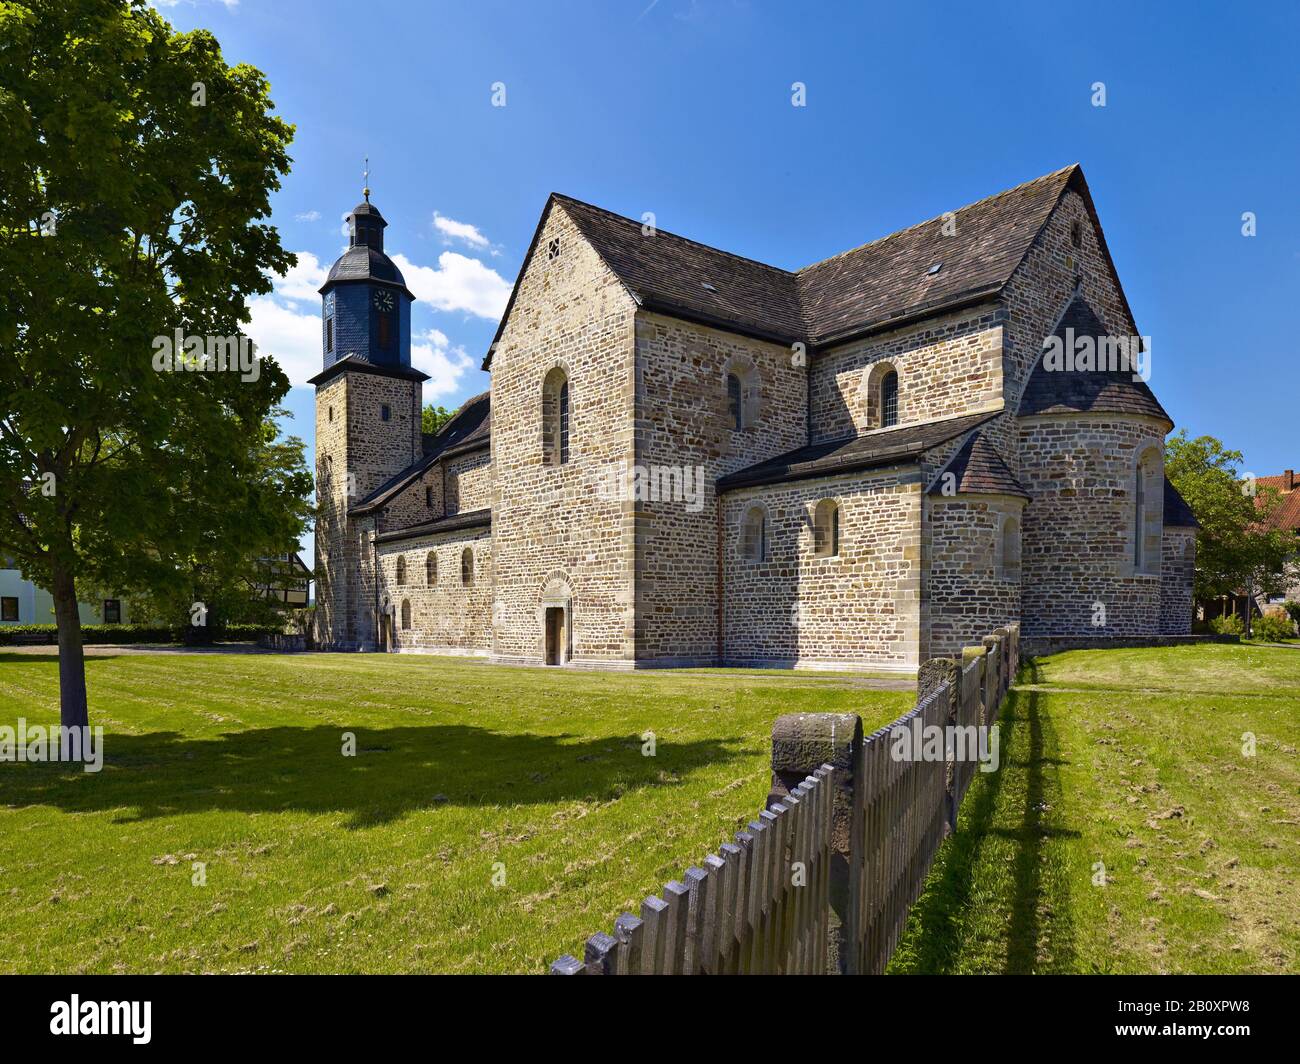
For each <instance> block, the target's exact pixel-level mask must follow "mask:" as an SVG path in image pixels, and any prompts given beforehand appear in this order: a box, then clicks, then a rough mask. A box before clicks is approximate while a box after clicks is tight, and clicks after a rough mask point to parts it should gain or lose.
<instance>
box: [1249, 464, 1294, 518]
mask: <svg viewBox="0 0 1300 1064" xmlns="http://www.w3.org/2000/svg"><path fill="white" fill-rule="evenodd" d="M1255 486H1256V488H1272V489H1273V491H1276V492H1278V493H1279V494H1280V498H1279V499H1278V502H1277V506H1276V507H1274V509H1273V512H1272V513H1271V514H1269V515H1268V520H1267V521H1265V522H1264V527H1265V528H1269V529H1272V530H1274V531H1287V530H1290V531H1293V532H1296V533H1300V477H1297V476H1296V474H1295V471H1294V470H1292V469H1288V470H1287V471H1286V472H1285V473H1281V474H1278V475H1277V476H1270V477H1258V478H1256V480H1255ZM1265 497H1266V495H1265V492H1263V491H1259V492H1257V493H1256V495H1255V505H1256V506H1257V507H1263V505H1264V500H1265Z"/></svg>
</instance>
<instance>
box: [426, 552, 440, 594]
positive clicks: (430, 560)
mask: <svg viewBox="0 0 1300 1064" xmlns="http://www.w3.org/2000/svg"><path fill="white" fill-rule="evenodd" d="M424 582H425V583H426V584H428V585H429V586H430V587H436V586H437V584H438V555H436V554H435V553H434V552H433V551H429V553H428V554H426V555H425V556H424Z"/></svg>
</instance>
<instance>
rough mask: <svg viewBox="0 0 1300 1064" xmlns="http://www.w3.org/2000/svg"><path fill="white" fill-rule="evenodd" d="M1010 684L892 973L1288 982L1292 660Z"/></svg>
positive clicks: (1298, 816)
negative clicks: (998, 757) (1244, 976)
mask: <svg viewBox="0 0 1300 1064" xmlns="http://www.w3.org/2000/svg"><path fill="white" fill-rule="evenodd" d="M1020 684H1021V685H1020V686H1019V687H1018V688H1017V689H1016V690H1015V691H1014V692H1013V694H1012V696H1011V698H1010V700H1009V702H1008V705H1007V707H1006V708H1005V711H1004V716H1003V718H1002V722H1003V731H1002V769H1001V771H1000V772H997V773H994V774H990V775H987V776H984V775H980V774H977V777H976V782H975V784H974V785H973V786H972V788H971V791H970V793H969V794H968V796H967V799H966V802H965V804H964V806H963V812H962V816H961V821H960V825H959V830H958V834H957V835H956V836H955V837H954V838H953V839H950V840H949V841H948V842H947V843H946V844H945V846H944V848H943V849H942V851H941V853H940V857H939V860H938V862H937V863H936V865H935V867H934V869H933V870H932V872H931V876H930V880H929V883H928V889H927V893H926V894H925V895H924V896H923V898H922V900H921V902H920V903H919V904H918V906H917V907H916V908H915V909H914V910H913V912H912V918H911V921H910V923H909V927H908V933H907V935H906V936H905V938H904V940H903V942H902V944H901V945H900V947H899V950H898V951H897V952H896V954H895V956H894V961H893V963H892V965H891V970H892V971H895V972H1297V971H1300V759H1298V758H1297V749H1298V748H1300V650H1292V649H1282V648H1273V649H1270V648H1265V647H1254V646H1228V645H1212V646H1211V645H1201V646H1186V647H1177V648H1170V649H1160V650H1112V651H1095V650H1094V651H1075V652H1071V653H1067V654H1060V655H1056V656H1054V657H1050V658H1043V659H1040V660H1039V662H1038V663H1037V664H1036V666H1033V667H1030V668H1028V669H1026V670H1024V672H1022V674H1021V677H1020ZM1246 732H1250V733H1253V735H1254V736H1255V756H1254V757H1247V756H1245V755H1244V754H1243V750H1242V748H1243V739H1242V736H1243V734H1244V733H1246ZM1098 862H1100V863H1101V865H1104V870H1103V869H1102V868H1101V867H1099V866H1098ZM1103 879H1104V885H1100V886H1099V885H1095V881H1096V882H1101V881H1102V880H1103Z"/></svg>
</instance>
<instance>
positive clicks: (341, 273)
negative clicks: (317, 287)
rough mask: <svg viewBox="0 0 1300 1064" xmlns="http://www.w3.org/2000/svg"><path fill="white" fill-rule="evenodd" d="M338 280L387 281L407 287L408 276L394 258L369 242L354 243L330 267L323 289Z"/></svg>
mask: <svg viewBox="0 0 1300 1064" xmlns="http://www.w3.org/2000/svg"><path fill="white" fill-rule="evenodd" d="M336 281H387V282H388V283H389V284H395V285H401V287H402V288H405V287H406V278H404V277H403V276H402V271H401V270H399V269H398V268H397V266H396V265H394V263H393V260H392V259H390V258H389V257H388V256H387V255H385V254H384V253H383V252H382V251H380V250H379V249H378V248H373V247H370V246H369V245H368V244H354V245H353V246H352V247H350V248H348V249H347V251H345V252H343V254H342V255H340V256H339V257H338V261H337V262H335V263H334V265H333V266H331V267H330V272H329V276H328V277H327V278H326V279H325V284H323V285H322V286H321V291H322V292H323V291H325V289H326V288H328V287H329V286H330V285H332V284H334V283H335V282H336Z"/></svg>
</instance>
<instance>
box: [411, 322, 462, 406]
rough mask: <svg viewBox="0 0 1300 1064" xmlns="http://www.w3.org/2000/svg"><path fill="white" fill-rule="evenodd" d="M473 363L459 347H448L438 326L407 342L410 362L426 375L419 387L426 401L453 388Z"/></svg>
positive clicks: (437, 397)
mask: <svg viewBox="0 0 1300 1064" xmlns="http://www.w3.org/2000/svg"><path fill="white" fill-rule="evenodd" d="M474 364H475V363H474V359H473V358H471V357H470V355H469V354H468V352H466V350H465V349H464V348H463V347H461V346H460V345H459V344H457V345H456V346H455V347H452V345H451V341H450V340H448V339H447V335H446V333H443V332H441V331H439V330H438V329H430V330H429V331H428V332H427V333H424V334H423V335H421V336H417V337H416V338H415V342H414V343H413V344H411V365H412V366H414V367H415V368H416V369H418V370H423V371H424V372H425V373H427V374H428V375H429V379H428V380H427V381H425V382H424V389H423V393H424V401H425V402H426V403H429V402H433V401H434V400H436V399H441V398H442V397H443V396H447V395H451V394H452V393H453V392H455V391H457V390H458V389H459V388H460V383H461V378H462V377H463V376H464V375H465V371H466V370H468V369H473V368H474Z"/></svg>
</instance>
